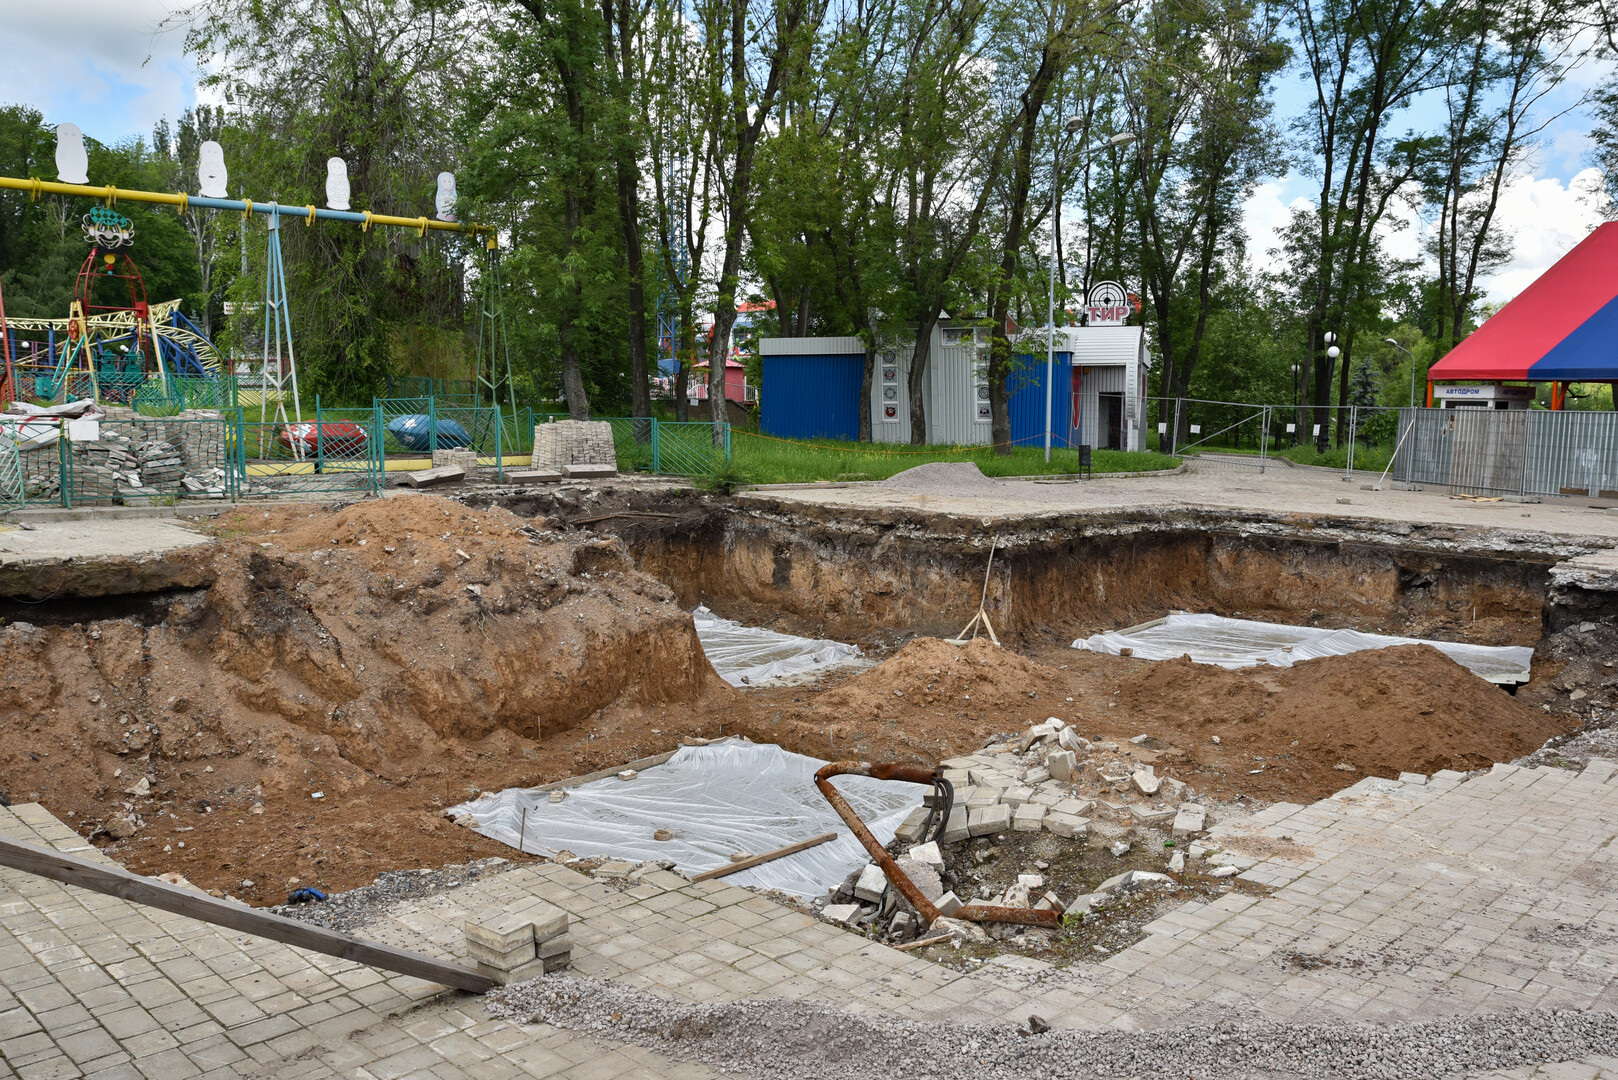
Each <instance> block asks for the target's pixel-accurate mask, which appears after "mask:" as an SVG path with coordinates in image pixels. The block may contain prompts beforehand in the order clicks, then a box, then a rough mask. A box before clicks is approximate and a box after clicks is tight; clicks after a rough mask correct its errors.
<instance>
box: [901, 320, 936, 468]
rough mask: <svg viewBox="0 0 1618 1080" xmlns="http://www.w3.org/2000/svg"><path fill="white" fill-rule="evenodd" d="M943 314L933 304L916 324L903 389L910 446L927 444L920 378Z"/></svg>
mask: <svg viewBox="0 0 1618 1080" xmlns="http://www.w3.org/2000/svg"><path fill="white" fill-rule="evenodd" d="M943 312H944V308H943V305H942V304H934V305H933V306H932V307H929V308H928V309H927V310H926V311H924V312H922V316H921V320H920V322H918V323H917V324H916V352H915V355H914V356H913V357H912V358H911V360H910V374H909V376H908V377H907V378H906V379H905V388H906V391H907V392H908V394H909V396H910V444H911V445H912V446H924V445H926V442H927V399H926V396H925V395H924V394H923V393H922V385H923V384H922V378H923V377H924V376H925V375H926V374H927V361H928V360H929V359H930V358H931V356H932V349H933V328H934V327H936V326H937V325H938V319H939V316H940V315H942V314H943Z"/></svg>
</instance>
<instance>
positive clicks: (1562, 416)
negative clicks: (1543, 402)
mask: <svg viewBox="0 0 1618 1080" xmlns="http://www.w3.org/2000/svg"><path fill="white" fill-rule="evenodd" d="M1393 475H1394V476H1396V477H1398V478H1399V479H1400V480H1404V481H1406V482H1408V483H1412V484H1434V485H1439V486H1443V487H1448V488H1450V489H1451V490H1452V491H1454V492H1456V493H1457V494H1478V495H1490V494H1492V495H1587V496H1592V497H1602V496H1605V497H1608V498H1618V413H1613V412H1547V411H1544V410H1539V409H1526V410H1496V409H1400V410H1399V444H1398V451H1397V453H1396V455H1395V457H1394V461H1393Z"/></svg>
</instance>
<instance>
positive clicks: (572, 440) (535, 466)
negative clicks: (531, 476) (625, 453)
mask: <svg viewBox="0 0 1618 1080" xmlns="http://www.w3.org/2000/svg"><path fill="white" fill-rule="evenodd" d="M529 467H530V469H532V470H534V471H536V472H553V473H560V474H562V475H564V476H570V477H571V476H578V477H588V476H611V475H612V474H613V473H615V472H617V471H618V451H617V450H616V449H615V448H614V446H613V442H612V425H611V424H609V423H607V422H606V421H605V420H557V421H554V422H552V423H549V424H536V425H535V426H534V453H533V457H532V458H531V459H530V461H529Z"/></svg>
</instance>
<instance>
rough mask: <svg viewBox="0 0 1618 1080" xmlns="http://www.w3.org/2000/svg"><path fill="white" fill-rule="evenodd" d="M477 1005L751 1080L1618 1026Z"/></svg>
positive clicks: (1611, 1033) (1387, 1061) (1416, 1055)
mask: <svg viewBox="0 0 1618 1080" xmlns="http://www.w3.org/2000/svg"><path fill="white" fill-rule="evenodd" d="M486 1000H487V1007H488V1010H489V1011H490V1012H491V1013H493V1014H494V1015H496V1016H501V1017H504V1018H506V1019H509V1020H514V1021H518V1022H523V1023H536V1022H543V1023H547V1024H552V1025H555V1026H557V1027H561V1028H565V1029H568V1030H571V1031H575V1032H579V1033H581V1034H586V1035H593V1036H601V1037H605V1038H610V1039H614V1040H617V1041H621V1042H628V1043H633V1044H636V1045H640V1046H644V1047H648V1048H651V1049H653V1050H656V1051H660V1052H662V1053H666V1054H669V1055H671V1056H673V1057H676V1058H681V1059H695V1060H697V1061H701V1062H705V1063H707V1064H709V1065H711V1066H714V1067H716V1068H719V1069H720V1070H721V1071H725V1072H731V1073H737V1074H741V1075H749V1076H754V1077H758V1078H759V1080H810V1078H825V1080H842V1078H850V1080H853V1078H859V1080H865V1078H868V1077H871V1076H881V1077H883V1078H884V1080H922V1078H945V1077H948V1078H951V1080H954V1078H959V1077H971V1078H972V1080H1030V1078H1035V1077H1056V1076H1062V1077H1069V1076H1073V1077H1077V1076H1134V1077H1140V1078H1143V1080H1145V1078H1151V1077H1163V1078H1169V1077H1172V1078H1175V1080H1184V1078H1185V1077H1187V1076H1196V1077H1211V1076H1218V1077H1236V1078H1246V1077H1251V1078H1255V1080H1257V1078H1264V1080H1279V1078H1281V1077H1300V1078H1301V1077H1308V1078H1315V1077H1322V1078H1332V1080H1339V1078H1341V1080H1381V1078H1389V1080H1393V1078H1397V1080H1404V1078H1407V1077H1413V1076H1444V1075H1448V1074H1451V1073H1466V1072H1477V1071H1484V1070H1493V1069H1512V1068H1519V1067H1522V1066H1525V1065H1538V1064H1541V1063H1544V1062H1558V1061H1571V1060H1576V1059H1578V1058H1583V1057H1588V1056H1591V1055H1595V1054H1604V1053H1610V1052H1611V1049H1612V1047H1613V1046H1614V1045H1618V1017H1615V1016H1613V1014H1611V1013H1606V1012H1583V1011H1579V1010H1572V1009H1537V1010H1524V1011H1522V1012H1514V1013H1499V1014H1493V1015H1483V1016H1460V1017H1447V1018H1444V1019H1437V1020H1422V1021H1411V1022H1405V1023H1393V1024H1380V1025H1366V1024H1352V1023H1318V1024H1296V1023H1279V1022H1274V1021H1266V1020H1254V1019H1250V1018H1247V1019H1234V1020H1229V1021H1222V1022H1211V1023H1201V1024H1189V1025H1184V1026H1181V1027H1174V1028H1165V1029H1160V1030H1156V1031H1143V1032H1116V1031H1108V1032H1076V1031H1052V1032H1050V1033H1048V1034H1039V1035H1029V1034H1025V1033H1024V1030H1025V1029H1019V1028H1017V1027H1013V1026H1011V1025H1005V1026H991V1025H983V1024H970V1025H951V1024H940V1023H919V1022H908V1021H905V1020H902V1019H899V1018H896V1017H872V1016H859V1015H854V1014H850V1013H845V1012H841V1011H839V1010H837V1009H833V1008H831V1007H830V1006H827V1005H824V1004H820V1003H817V1002H808V1001H782V1000H779V999H769V1000H760V1001H746V1002H734V1003H724V1004H706V1005H691V1004H685V1003H679V1002H672V1001H669V1000H667V999H666V998H662V997H659V996H657V995H655V994H653V993H650V992H648V991H645V990H637V989H633V988H630V987H626V986H621V985H618V984H614V983H608V982H602V981H599V980H595V979H587V978H582V977H579V976H574V975H565V974H556V975H546V976H542V977H541V978H538V979H535V980H532V981H530V982H526V983H519V984H517V985H515V986H510V987H506V988H504V989H501V990H496V991H495V992H494V993H492V994H490V995H489V996H488V998H487V999H486ZM1045 1019H1047V1020H1049V1019H1055V1018H1054V1017H1046V1018H1045ZM1036 1026H1037V1025H1036ZM739 1063H745V1067H741V1066H740V1065H739Z"/></svg>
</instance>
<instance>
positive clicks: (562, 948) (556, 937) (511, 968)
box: [466, 900, 573, 986]
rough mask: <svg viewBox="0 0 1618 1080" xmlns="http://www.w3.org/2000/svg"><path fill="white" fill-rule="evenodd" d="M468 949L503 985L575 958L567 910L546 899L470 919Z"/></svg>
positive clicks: (482, 969)
mask: <svg viewBox="0 0 1618 1080" xmlns="http://www.w3.org/2000/svg"><path fill="white" fill-rule="evenodd" d="M466 951H467V954H468V955H469V956H471V957H472V960H473V962H474V963H476V964H477V969H478V970H479V971H480V972H482V973H483V974H485V975H487V976H488V977H489V978H491V979H493V980H494V981H495V982H497V983H500V984H501V985H502V986H504V985H507V984H510V983H515V982H523V981H525V980H528V979H532V978H535V977H536V976H539V975H543V974H545V973H546V972H548V971H557V970H560V969H561V968H565V967H567V966H568V964H570V963H571V962H572V959H573V935H572V934H570V933H568V916H567V912H565V911H563V910H562V909H561V908H559V907H556V906H555V905H553V904H547V903H546V902H545V901H543V900H534V901H531V902H529V903H527V904H525V905H523V906H522V907H519V908H516V909H515V910H511V911H502V912H499V913H496V914H491V915H485V916H481V917H479V918H477V919H468V920H467V922H466Z"/></svg>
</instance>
